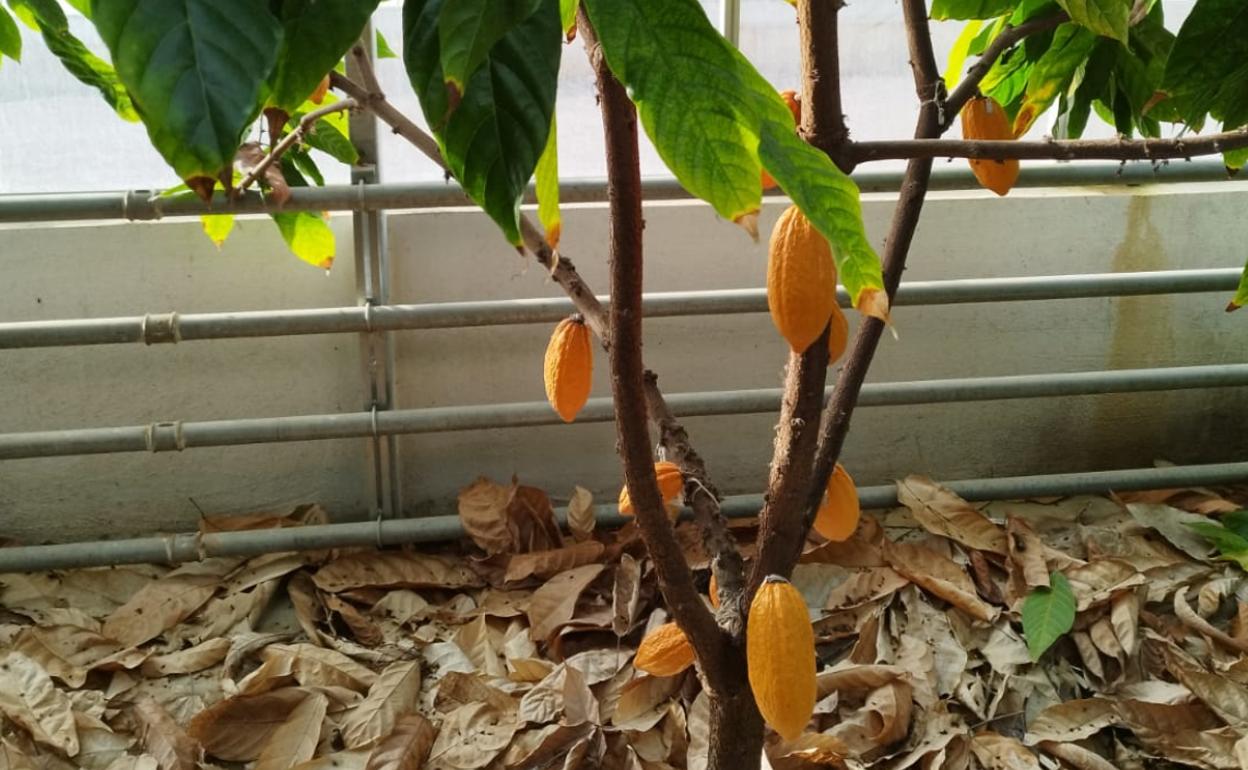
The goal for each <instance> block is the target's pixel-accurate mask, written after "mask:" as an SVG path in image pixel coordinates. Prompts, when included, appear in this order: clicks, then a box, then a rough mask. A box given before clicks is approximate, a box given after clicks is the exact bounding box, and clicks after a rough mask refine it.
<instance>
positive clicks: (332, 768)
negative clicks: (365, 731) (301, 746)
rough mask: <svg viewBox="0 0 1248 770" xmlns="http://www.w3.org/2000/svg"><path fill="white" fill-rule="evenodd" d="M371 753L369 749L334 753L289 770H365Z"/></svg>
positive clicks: (323, 755)
mask: <svg viewBox="0 0 1248 770" xmlns="http://www.w3.org/2000/svg"><path fill="white" fill-rule="evenodd" d="M371 753H372V750H371V749H351V750H348V751H335V752H333V753H331V754H322V755H321V756H319V757H315V758H313V759H309V760H308V761H307V762H304V763H302V764H299V765H295V766H294V767H292V768H291V770H365V768H366V767H367V766H368V758H369V756H370V755H371Z"/></svg>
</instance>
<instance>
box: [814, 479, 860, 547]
mask: <svg viewBox="0 0 1248 770" xmlns="http://www.w3.org/2000/svg"><path fill="white" fill-rule="evenodd" d="M860 518H862V508H861V507H860V506H859V504H858V488H857V487H855V486H854V480H853V479H852V478H850V477H849V473H848V472H847V471H846V470H845V468H844V467H843V466H842V465H841V464H840V463H837V464H836V467H835V468H834V469H832V475H831V476H830V477H829V478H828V488H827V491H826V492H824V497H823V504H822V505H820V506H819V511H818V513H816V514H815V531H816V532H818V533H819V534H821V535H823V536H824V537H826V538H827V539H829V540H831V541H833V542H836V543H839V542H842V541H844V540H848V539H849V538H850V537H851V536H853V534H854V530H856V529H858V520H859V519H860Z"/></svg>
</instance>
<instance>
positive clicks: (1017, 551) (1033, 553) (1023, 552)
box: [1006, 516, 1049, 588]
mask: <svg viewBox="0 0 1248 770" xmlns="http://www.w3.org/2000/svg"><path fill="white" fill-rule="evenodd" d="M1006 533H1007V537H1008V543H1009V556H1010V561H1011V562H1013V564H1014V566H1015V567H1017V568H1018V570H1019V571H1020V572H1021V574H1022V576H1023V582H1024V583H1025V584H1026V585H1027V586H1028V587H1029V588H1036V587H1039V586H1044V587H1045V588H1047V587H1048V585H1049V566H1048V563H1047V562H1046V561H1045V558H1044V551H1045V545H1044V541H1043V540H1041V539H1040V536H1039V535H1037V534H1036V531H1035V530H1034V529H1032V528H1031V525H1029V524H1028V523H1027V521H1026V520H1025V519H1020V518H1019V517H1017V516H1010V517H1009V518H1008V519H1006Z"/></svg>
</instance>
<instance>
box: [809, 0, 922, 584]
mask: <svg viewBox="0 0 1248 770" xmlns="http://www.w3.org/2000/svg"><path fill="white" fill-rule="evenodd" d="M902 10H903V11H904V12H905V16H906V37H907V41H908V43H909V47H910V66H911V69H912V70H913V72H914V87H915V93H916V94H917V96H918V99H919V102H920V104H921V105H922V106H921V107H920V109H919V120H918V125H917V126H916V127H915V130H914V133H915V136H916V137H919V138H925V137H934V136H940V133H941V128H940V106H939V104H938V103H937V101H936V99H935V98H934V97H935V96H936V95H937V94H938V93H939V89H940V88H941V87H942V86H943V83H942V82H941V79H940V72H939V70H938V69H937V67H936V57H935V55H934V54H933V52H932V38H931V30H930V29H929V27H928V22H927V9H926V3H925V2H924V0H903V1H902ZM931 174H932V161H931V160H930V159H927V158H919V159H915V160H912V161H910V163H909V165H908V166H907V167H906V175H905V178H904V179H903V180H902V183H901V194H900V196H899V198H898V201H897V207H896V208H895V209H894V210H893V222H892V225H891V227H890V229H889V233H888V239H887V241H885V247H884V256H883V263H884V264H883V272H884V289H885V291H886V292H888V296H889V300H890V301H891V300H892V297H893V295H894V294H895V293H896V292H897V285H898V284H899V283H901V274H902V272H903V271H904V270H905V267H906V255H907V254H908V253H909V251H910V243H911V241H912V240H913V238H914V231H915V228H916V227H917V226H918V224H919V215H920V214H921V213H922V212H923V200H924V198H925V197H926V195H927V185H928V181H929V180H930V179H931ZM883 331H884V324H883V322H882V321H880V320H879V319H876V318H870V317H864V318H863V321H862V323H861V324H860V325H859V327H858V335H857V336H856V337H855V338H854V345H853V349H852V350H851V351H850V354H849V359H848V360H847V362H846V364H845V368H844V369H842V370H841V374H840V377H838V378H837V381H836V387H835V388H834V389H833V391H832V399H831V401H830V402H829V403H828V408H827V411H826V412H825V415H824V421H823V429H822V431H821V434H820V437H819V451H818V454H817V455H816V458H815V469H814V485H813V487H812V490H811V496H810V499H809V501H808V507H807V512H806V521H805V527H804V529H803V535H804V534H805V532H808V531H809V529H810V525H811V524H812V523H813V522H814V518H815V513H816V511H817V510H818V508H819V504H820V503H821V502H822V500H823V490H824V487H825V486H826V485H827V483H828V478H829V477H830V476H831V475H832V469H833V468H834V467H835V465H836V461H837V460H838V459H839V458H840V455H841V448H842V446H844V443H845V435H846V433H848V431H849V421H850V417H851V416H852V415H853V412H854V406H855V405H856V404H857V403H858V394H859V392H860V391H861V390H862V383H863V381H864V380H865V379H866V376H867V370H868V369H869V368H870V366H871V359H872V358H873V357H874V356H875V350H876V347H877V346H878V345H879V342H880V335H881V334H882V333H883ZM799 548H800V543H799ZM799 555H800V550H799V551H797V552H795V553H794V552H791V553H790V554H789V558H792V559H793V560H796V559H797V557H798V556H799Z"/></svg>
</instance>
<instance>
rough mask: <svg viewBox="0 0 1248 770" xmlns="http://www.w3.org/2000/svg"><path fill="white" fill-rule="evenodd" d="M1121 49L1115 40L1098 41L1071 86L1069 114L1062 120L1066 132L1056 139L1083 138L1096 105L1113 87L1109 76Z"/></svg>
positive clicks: (1060, 133)
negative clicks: (1107, 90)
mask: <svg viewBox="0 0 1248 770" xmlns="http://www.w3.org/2000/svg"><path fill="white" fill-rule="evenodd" d="M1119 49H1120V46H1119V45H1118V44H1117V43H1115V42H1113V41H1112V40H1108V39H1102V40H1099V41H1097V44H1096V47H1095V48H1094V49H1093V51H1092V54H1091V56H1089V57H1088V60H1087V62H1085V63H1084V65H1083V67H1082V69H1081V71H1080V73H1079V74H1078V75H1077V76H1076V82H1074V83H1072V84H1071V85H1072V87H1073V88H1074V94H1073V96H1072V97H1071V99H1070V108H1069V111H1068V112H1067V114H1066V115H1065V119H1064V120H1063V121H1062V130H1060V131H1059V132H1058V133H1057V135H1056V138H1060V139H1078V138H1079V137H1080V136H1082V135H1083V132H1084V130H1085V129H1086V128H1087V126H1088V118H1089V117H1090V116H1091V113H1092V103H1093V102H1094V101H1096V100H1097V99H1100V98H1101V97H1102V96H1103V95H1104V94H1105V90H1106V89H1107V88H1108V87H1109V76H1110V73H1111V72H1112V69H1113V65H1114V62H1115V61H1116V60H1117V55H1118V50H1119Z"/></svg>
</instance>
